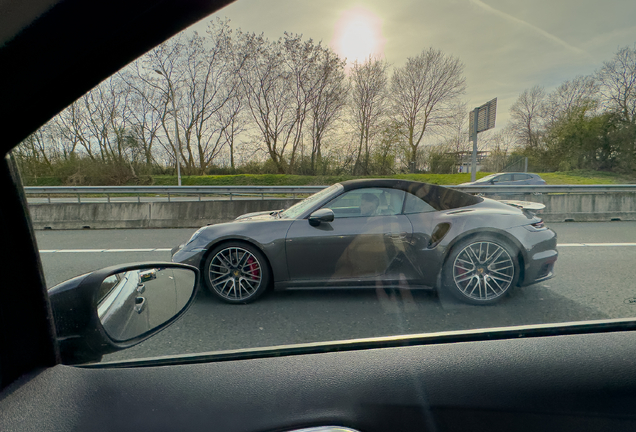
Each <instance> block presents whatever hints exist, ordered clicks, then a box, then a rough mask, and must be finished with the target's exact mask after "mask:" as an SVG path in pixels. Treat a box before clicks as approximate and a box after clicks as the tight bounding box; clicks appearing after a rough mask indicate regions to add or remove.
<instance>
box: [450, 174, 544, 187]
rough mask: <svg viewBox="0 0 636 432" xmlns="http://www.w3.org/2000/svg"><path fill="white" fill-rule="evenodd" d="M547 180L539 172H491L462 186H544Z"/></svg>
mask: <svg viewBox="0 0 636 432" xmlns="http://www.w3.org/2000/svg"><path fill="white" fill-rule="evenodd" d="M545 184H546V183H545V180H543V179H542V178H541V177H539V175H538V174H531V173H516V172H515V173H497V174H490V175H487V176H486V177H482V178H480V179H479V180H477V181H474V182H468V183H462V184H461V185H460V186H469V185H476V186H486V185H497V186H505V185H511V186H512V185H537V186H542V185H545Z"/></svg>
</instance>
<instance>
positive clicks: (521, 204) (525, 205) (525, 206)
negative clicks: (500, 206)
mask: <svg viewBox="0 0 636 432" xmlns="http://www.w3.org/2000/svg"><path fill="white" fill-rule="evenodd" d="M498 201H499V202H501V203H504V204H508V205H511V206H513V207H517V208H520V209H521V210H528V211H530V212H532V213H535V212H538V211H539V210H543V209H544V208H545V204H541V203H537V202H532V201H517V200H498Z"/></svg>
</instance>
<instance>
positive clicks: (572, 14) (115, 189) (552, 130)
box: [5, 0, 636, 362]
mask: <svg viewBox="0 0 636 432" xmlns="http://www.w3.org/2000/svg"><path fill="white" fill-rule="evenodd" d="M635 21H636V2H634V1H631V2H626V1H622V0H606V1H603V2H585V3H581V2H579V1H576V0H564V1H559V2H549V1H537V2H528V1H525V2H524V1H520V0H519V1H516V0H515V1H503V0H471V1H466V2H461V1H456V2H447V1H438V2H433V1H421V2H413V1H395V2H382V1H371V0H369V1H361V2H360V1H355V2H353V1H349V0H343V1H340V2H298V1H269V2H261V1H257V0H239V1H236V2H232V3H231V4H229V5H228V6H226V7H225V8H223V9H221V10H219V11H218V12H217V13H216V14H214V15H212V16H210V17H208V18H206V19H204V20H202V21H200V22H198V23H196V24H195V25H193V26H192V27H190V28H188V29H185V30H183V31H182V32H181V33H179V34H177V35H175V36H174V37H173V38H171V39H169V40H166V41H165V42H163V43H161V44H160V45H158V46H156V47H154V48H152V49H151V50H150V51H148V52H147V53H145V54H144V55H142V56H140V57H139V58H137V59H134V60H133V61H131V62H130V63H129V64H128V65H126V66H125V67H123V68H122V69H121V70H119V71H117V72H116V73H114V74H113V75H112V76H110V77H108V78H106V79H105V80H103V81H102V82H101V83H99V84H98V85H97V86H95V87H94V88H93V89H87V88H83V87H81V88H80V86H81V85H82V84H81V83H77V85H78V88H76V89H69V92H71V93H69V94H82V96H81V97H79V98H78V99H77V100H75V101H73V102H72V103H71V104H70V105H68V106H67V107H66V108H65V109H64V110H62V111H61V112H59V113H58V114H57V115H56V116H55V117H53V118H51V119H50V121H48V122H47V123H46V124H44V125H42V126H41V127H40V128H39V129H37V130H34V131H33V133H32V134H31V135H30V136H28V137H27V138H25V139H24V140H23V141H22V142H21V143H20V144H19V145H17V146H16V147H15V148H14V150H13V157H14V159H15V161H16V164H17V166H18V167H19V171H20V176H21V179H22V182H23V184H24V185H25V193H26V196H27V199H28V205H29V209H28V210H29V211H28V213H29V215H30V217H31V220H32V224H33V228H34V230H35V236H36V239H37V244H38V246H39V248H40V258H41V262H42V268H43V272H44V274H45V277H46V284H47V288H51V287H53V286H54V285H56V284H59V283H61V282H63V281H66V280H68V279H70V278H73V277H75V276H77V275H79V274H84V273H89V272H94V271H96V270H98V269H101V268H104V267H107V266H112V265H120V264H125V263H134V262H158V263H165V262H173V263H180V264H186V265H189V266H194V267H196V268H198V269H199V271H200V275H201V280H200V284H199V285H198V290H199V293H198V295H196V297H195V298H194V300H193V303H192V307H191V308H190V309H189V310H188V311H187V313H185V314H184V315H183V316H182V317H181V318H180V319H179V320H177V321H175V322H174V324H172V325H170V326H169V327H167V328H166V329H165V331H162V332H160V333H157V334H156V335H155V336H153V337H152V338H150V339H147V340H145V341H143V342H141V343H140V344H139V345H135V346H133V347H131V348H129V349H126V350H121V351H116V352H112V353H109V354H107V355H105V356H104V358H103V361H105V362H107V361H118V360H124V359H133V358H148V357H155V356H157V357H160V356H178V355H183V354H196V353H203V352H219V351H225V350H244V349H253V348H263V347H279V346H282V345H293V344H303V343H316V342H321V343H331V342H334V341H341V340H350V339H357V338H376V337H391V336H398V335H413V334H421V333H435V332H451V331H464V330H474V329H492V328H500V327H510V326H526V325H536V324H546V325H555V324H558V323H567V322H575V321H580V322H586V321H591V320H608V319H619V318H628V319H632V318H633V317H634V316H636V306H635V305H636V287H635V286H634V284H633V283H631V282H629V281H630V280H632V277H631V275H632V274H633V267H634V263H635V262H636V208H635V207H634V202H636V186H634V185H635V184H636V158H634V149H635V143H636V89H635V88H634V86H633V83H635V82H636V26H634V22H635ZM95 49H99V47H95ZM104 55H105V56H108V55H109V54H108V53H104ZM58 72H59V73H64V70H60V71H58ZM56 73H57V72H56ZM5 85H6V83H5ZM9 85H10V84H9ZM25 115H28V113H25ZM473 155H475V157H474V159H473ZM473 171H474V172H473ZM531 173H532V174H533V175H532V176H530V174H531ZM501 175H503V176H506V177H505V178H500V179H499V180H501V181H499V182H496V183H494V184H493V185H489V186H488V187H481V188H479V189H480V191H482V192H480V194H479V196H477V194H476V193H473V192H471V188H470V187H468V188H464V186H462V185H463V184H464V183H469V182H475V181H476V183H477V184H483V183H487V182H489V181H490V180H492V179H493V178H495V177H496V176H501ZM540 179H543V180H545V183H546V185H545V186H541V185H535V184H533V182H534V183H538V182H541V180H540ZM509 184H513V185H526V186H524V187H518V186H508V185H509ZM440 185H445V186H440ZM472 189H473V190H474V189H475V188H472ZM519 190H522V192H519ZM316 191H318V193H315V194H314V195H311V196H309V197H308V198H306V197H307V195H309V194H310V193H313V192H316ZM464 191H467V192H466V193H465V192H464ZM482 195H483V197H482ZM336 196H337V197H338V198H337V204H338V206H337V207H336V208H335V211H329V210H327V209H326V208H321V207H323V206H325V203H327V202H329V201H330V200H331V199H333V198H335V197H336ZM303 198H304V199H303ZM506 201H508V202H511V203H513V204H514V205H509V204H506ZM334 202H335V201H334ZM528 202H530V204H528ZM283 208H286V209H287V210H285V211H283V212H281V213H279V216H280V217H265V216H263V217H251V218H250V217H246V218H243V219H239V220H238V221H237V220H236V219H237V218H240V217H241V216H243V215H246V214H252V216H253V215H254V214H259V213H260V214H269V213H273V212H275V211H276V210H278V209H283ZM310 213H311V214H313V215H314V216H313V217H311V218H308V217H306V216H308V215H309V214H310ZM157 267H160V266H157ZM170 280H172V279H170ZM118 283H120V281H118V280H116V279H113V278H111V279H109V280H105V281H104V283H103V285H102V286H101V287H98V288H96V291H95V293H94V297H95V298H96V299H100V298H108V295H109V292H112V290H115V291H116V290H117V288H118V285H117V284H118ZM144 284H145V283H140V284H139V285H138V287H137V288H135V290H137V291H134V292H137V293H139V296H137V294H135V296H134V298H132V297H131V300H133V303H134V301H136V300H137V297H143V299H146V300H148V303H143V302H141V300H140V303H139V304H136V305H135V304H132V306H130V308H129V309H130V310H129V311H122V314H124V313H125V312H130V313H131V314H133V313H137V314H138V315H136V317H137V318H139V317H143V316H142V315H139V313H138V311H139V310H141V309H142V308H143V311H144V313H148V314H150V313H152V312H153V311H156V310H157V309H159V306H158V305H156V304H154V305H153V304H152V300H151V297H150V296H149V295H146V294H144V293H143V292H142V291H144V289H148V290H149V289H150V287H151V286H152V285H153V284H145V285H148V287H145V285H144ZM141 285H144V287H142V286H141ZM70 289H71V288H68V289H66V290H65V291H64V292H65V293H67V294H68V292H69V290H70ZM82 289H84V290H86V289H87V288H86V286H84V287H83V288H82ZM134 292H133V294H134ZM67 294H65V295H67ZM84 294H85V293H84ZM142 303H143V304H142ZM95 306H96V307H98V305H95ZM164 306H165V305H164ZM135 308H136V309H135ZM173 309H174V308H173ZM135 311H137V312H135ZM555 331H558V330H555ZM96 333H98V332H96ZM70 339H71V337H70V336H69V340H70ZM277 349H278V348H277Z"/></svg>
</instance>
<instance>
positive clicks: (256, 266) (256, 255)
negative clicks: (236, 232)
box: [201, 242, 271, 304]
mask: <svg viewBox="0 0 636 432" xmlns="http://www.w3.org/2000/svg"><path fill="white" fill-rule="evenodd" d="M239 266H241V268H239ZM201 273H202V274H203V280H204V281H205V285H206V286H207V288H208V290H209V291H210V292H211V293H212V294H214V295H215V296H216V297H217V298H219V299H221V300H223V301H224V302H226V303H233V304H241V303H243V304H244V303H251V302H253V301H254V300H256V299H257V298H259V297H260V296H261V295H263V293H264V292H265V291H266V290H267V287H268V286H269V283H270V280H271V271H270V269H269V264H268V262H267V260H266V259H265V257H264V256H263V254H262V253H261V251H259V250H258V249H257V248H255V247H254V246H251V245H249V244H246V243H240V242H230V243H223V244H221V245H219V246H217V247H215V248H214V249H213V250H212V251H211V252H210V253H209V254H208V257H207V258H206V260H205V264H204V265H203V268H202V269H201ZM224 276H227V277H225V278H224Z"/></svg>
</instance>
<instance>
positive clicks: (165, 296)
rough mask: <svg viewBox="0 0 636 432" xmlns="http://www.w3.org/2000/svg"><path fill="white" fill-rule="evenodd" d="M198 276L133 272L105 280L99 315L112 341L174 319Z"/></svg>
mask: <svg viewBox="0 0 636 432" xmlns="http://www.w3.org/2000/svg"><path fill="white" fill-rule="evenodd" d="M195 280H196V277H195V273H194V271H192V270H188V269H181V268H161V267H158V268H153V269H143V270H130V271H126V272H122V273H117V274H114V275H111V276H109V277H107V278H106V279H104V281H103V282H102V284H101V286H100V289H99V291H98V294H97V315H98V317H99V320H100V321H101V323H102V326H103V327H104V330H105V331H106V333H107V334H108V336H110V337H111V338H112V339H113V340H115V341H118V342H124V341H127V340H130V339H133V338H135V337H137V336H140V335H142V334H144V333H146V332H149V331H151V330H153V329H155V328H157V327H158V326H160V325H162V324H164V323H165V322H166V321H168V320H170V319H171V318H173V317H174V316H175V315H177V314H178V313H179V312H181V310H182V309H183V308H184V307H185V306H186V305H187V304H188V301H189V300H190V298H191V297H192V294H193V293H194V288H195Z"/></svg>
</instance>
